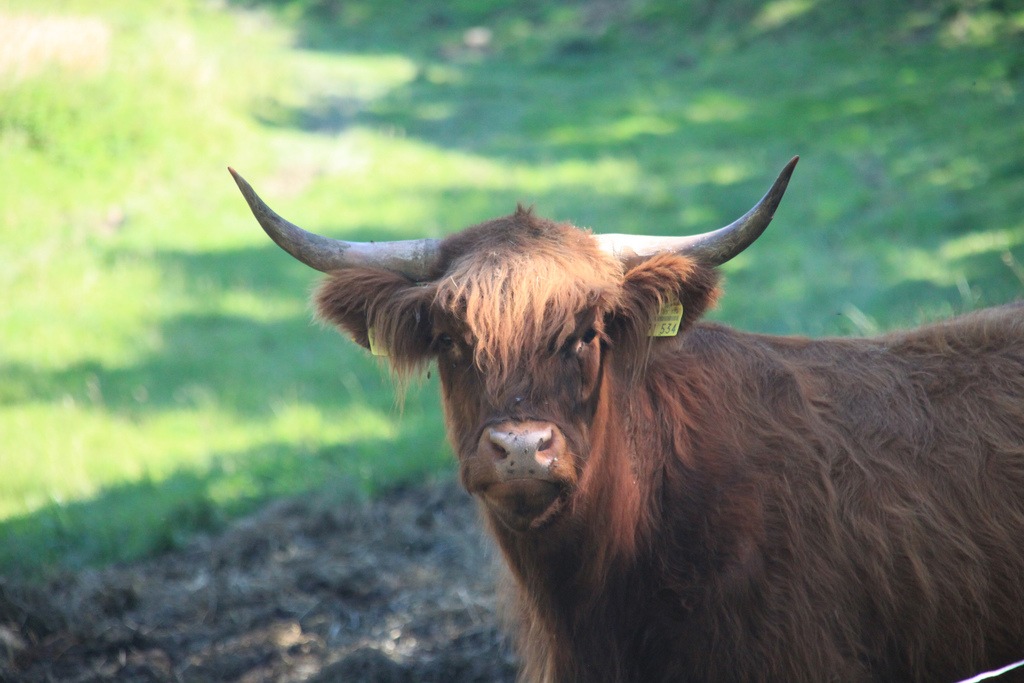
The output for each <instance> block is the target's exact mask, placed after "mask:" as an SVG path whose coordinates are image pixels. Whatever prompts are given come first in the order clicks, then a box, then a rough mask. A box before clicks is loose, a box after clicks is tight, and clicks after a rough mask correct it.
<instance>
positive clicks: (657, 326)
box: [647, 296, 683, 337]
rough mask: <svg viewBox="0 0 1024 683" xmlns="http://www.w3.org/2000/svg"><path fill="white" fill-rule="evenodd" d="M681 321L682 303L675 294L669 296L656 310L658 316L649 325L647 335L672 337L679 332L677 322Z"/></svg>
mask: <svg viewBox="0 0 1024 683" xmlns="http://www.w3.org/2000/svg"><path fill="white" fill-rule="evenodd" d="M682 321H683V305H682V304H681V303H679V299H678V298H677V297H675V296H672V297H670V298H669V299H667V300H666V301H665V303H664V304H662V306H661V310H660V311H658V317H657V318H655V319H654V324H653V325H651V331H650V332H648V333H647V336H648V337H674V336H676V335H677V334H679V324H680V323H681V322H682Z"/></svg>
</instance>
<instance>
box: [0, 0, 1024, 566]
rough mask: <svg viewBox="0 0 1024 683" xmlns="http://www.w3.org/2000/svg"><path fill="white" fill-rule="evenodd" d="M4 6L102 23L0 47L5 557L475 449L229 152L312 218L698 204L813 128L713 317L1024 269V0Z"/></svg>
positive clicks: (361, 489) (111, 540) (603, 216)
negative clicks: (312, 300) (392, 369)
mask: <svg viewBox="0 0 1024 683" xmlns="http://www.w3.org/2000/svg"><path fill="white" fill-rule="evenodd" d="M9 4H11V5H12V6H13V8H14V9H12V10H8V11H10V12H12V13H14V14H16V15H18V16H21V17H28V18H35V21H36V22H37V24H34V26H36V29H37V30H41V29H39V25H42V24H39V21H40V19H39V18H40V17H51V18H53V17H61V18H64V19H69V18H75V19H77V20H79V22H82V21H84V22H85V23H76V24H72V25H71V26H72V30H71V33H69V34H67V35H70V36H74V35H83V34H84V35H87V36H91V39H90V40H88V41H85V43H86V45H85V47H81V46H80V47H79V48H76V47H75V43H74V41H70V43H71V47H68V43H69V41H68V40H58V41H57V43H59V44H61V45H63V47H61V48H60V49H61V50H64V51H65V52H67V51H68V50H73V49H81V50H84V52H79V53H75V55H74V59H73V60H71V62H70V63H69V64H61V63H60V59H61V52H60V50H57V52H56V53H47V52H45V51H42V52H40V51H38V49H37V51H36V52H32V51H29V50H28V48H25V50H26V52H25V54H23V55H22V57H23V58H22V60H21V61H19V62H16V63H15V65H14V66H13V67H12V66H11V65H10V64H4V63H3V62H2V61H0V179H2V180H0V264H2V265H0V302H2V303H0V571H2V572H6V573H18V574H30V575H40V574H41V573H46V572H48V571H50V570H52V569H54V568H62V567H64V568H76V567H80V566H84V565H90V564H96V563H103V562H110V561H115V560H128V559H132V558H135V557H138V556H140V555H144V554H147V553H152V552H156V551H160V550H164V549H167V548H170V547H174V546H175V545H177V544H179V543H180V542H181V541H182V539H184V538H187V536H188V535H189V534H190V533H192V532H194V531H197V530H204V529H210V528H216V527H217V526H218V525H220V524H221V523H223V522H224V521H225V520H227V519H229V518H230V517H232V516H234V515H237V514H241V513H243V512H245V511H246V510H249V509H252V508H253V507H254V506H256V505H258V504H260V503H261V502H262V501H265V500H267V499H268V498H271V497H275V496H282V495H293V494H297V493H301V492H303V491H308V490H313V489H320V490H330V491H334V492H335V493H336V495H338V496H339V497H343V496H351V495H367V494H372V493H373V491H375V490H377V489H378V488H379V487H381V486H386V485H388V484H390V483H393V482H396V481H400V480H406V479H410V478H416V477H422V476H426V475H428V474H429V473H432V472H437V471H439V470H443V469H445V468H447V467H449V466H450V456H449V455H448V453H447V449H446V447H445V446H444V445H443V430H442V426H441V419H440V414H439V408H438V400H437V391H436V386H435V383H436V382H435V381H433V380H428V381H427V382H425V385H424V386H422V387H414V388H413V389H412V390H411V391H410V392H409V396H408V397H407V399H406V400H405V405H404V408H403V409H402V410H398V409H397V408H396V407H395V399H394V393H393V391H392V389H391V387H390V382H389V380H388V378H387V373H386V371H383V370H381V369H380V368H378V367H377V366H376V365H375V363H374V362H373V361H372V360H371V359H370V358H368V357H366V355H364V354H363V353H362V352H361V350H359V349H356V348H354V347H353V345H351V344H349V343H347V342H345V341H344V340H342V339H340V338H339V337H338V336H337V335H336V334H335V333H333V332H331V331H328V330H324V329H321V328H320V327H319V326H317V325H315V324H312V323H311V322H310V315H309V309H308V304H307V303H306V298H307V294H308V292H309V290H310V289H311V288H312V286H313V284H314V283H315V281H316V274H315V273H312V272H310V271H308V269H305V268H304V267H303V266H301V265H299V264H297V263H295V262H293V261H292V260H290V259H289V258H287V257H286V256H284V255H283V254H281V253H280V252H279V251H278V250H277V248H276V247H274V246H273V245H271V244H269V242H268V240H267V239H266V238H265V236H264V235H263V234H262V232H261V231H260V230H259V229H258V227H257V226H256V225H255V223H254V221H253V220H252V217H251V216H250V215H249V214H248V211H247V209H246V208H245V206H244V203H243V202H242V200H241V198H240V197H239V196H238V194H237V191H236V189H235V188H234V186H233V184H232V183H231V180H230V178H229V177H228V175H227V173H226V172H225V170H224V167H225V166H226V165H228V164H231V165H233V166H234V167H235V168H237V169H238V170H239V171H241V172H242V173H243V174H245V175H246V176H247V177H248V178H249V179H250V180H251V181H252V182H253V183H254V185H255V186H256V188H257V189H258V190H259V191H260V192H261V194H262V195H263V196H264V197H265V198H266V199H267V200H268V201H270V202H271V204H272V205H273V206H274V207H275V208H277V209H278V210H279V211H280V212H282V213H283V214H284V215H286V216H289V217H290V218H292V219H293V220H295V221H296V222H298V223H300V224H302V225H305V226H307V227H309V228H311V229H314V230H318V231H321V232H324V233H328V234H332V235H339V236H340V235H345V236H349V237H351V238H354V239H380V238H405V237H413V236H422V235H434V236H436V235H442V234H445V233H448V232H450V231H453V230H456V229H458V228H460V227H462V226H464V225H467V224H470V223H475V222H478V221H481V220H484V219H486V218H489V217H492V216H494V215H497V214H501V213H506V212H508V211H509V210H511V208H512V207H513V206H514V205H515V202H516V201H523V202H526V203H533V204H535V205H536V207H537V209H538V211H539V212H540V213H542V214H544V215H548V216H552V217H555V218H561V219H568V220H572V221H574V222H576V223H578V224H581V225H587V226H591V227H594V228H595V229H596V230H598V231H609V232H649V233H672V232H694V231H702V230H705V229H708V228H709V227H716V226H717V225H720V224H723V223H725V222H728V221H729V220H731V219H732V218H734V217H735V216H736V215H738V214H739V213H742V212H743V211H744V210H746V208H748V207H749V206H750V205H751V204H752V203H753V202H754V201H755V200H756V199H757V197H759V196H760V194H761V193H762V192H763V191H764V190H765V189H766V188H767V186H768V185H769V183H770V182H771V180H772V179H773V178H774V174H775V173H776V172H777V171H778V170H779V169H780V168H781V166H782V165H783V164H784V163H785V161H786V160H788V158H789V157H790V156H791V155H792V154H796V153H798V154H800V155H801V156H802V161H801V163H800V165H799V166H798V168H797V171H796V174H795V176H794V180H793V182H792V184H791V186H790V190H789V192H788V194H787V197H786V199H785V200H784V202H783V205H782V208H781V209H780V211H779V213H778V216H777V218H776V223H775V224H774V225H773V227H772V228H771V230H769V232H768V233H767V234H766V235H765V236H764V237H763V238H762V239H761V240H760V241H759V242H758V244H757V245H756V246H755V247H754V248H753V249H751V250H750V251H748V252H747V253H745V254H743V255H742V256H740V257H739V258H737V259H736V260H735V261H734V262H733V263H730V264H729V265H728V266H726V268H725V271H726V276H727V290H726V296H725V298H724V299H723V302H722V305H721V307H720V309H719V310H718V311H717V312H716V313H715V314H714V316H715V317H716V318H718V319H721V320H724V321H726V322H728V323H730V324H734V325H737V326H739V327H742V328H745V329H749V330H755V331H764V332H775V333H799V334H812V335H824V334H850V333H861V332H870V331H873V330H876V329H888V328H891V327H895V326H900V325H909V324H914V323H916V322H919V321H921V320H924V319H929V318H934V317H937V316H942V315H947V314H951V313H955V312H959V311H963V310H967V309H970V308H976V307H979V306H984V305H990V304H995V303H1000V302H1003V301H1008V300H1011V299H1014V298H1017V297H1019V296H1020V295H1021V293H1022V292H1024V279H1022V277H1021V275H1022V273H1024V268H1022V267H1021V265H1020V264H1021V263H1024V157H1022V156H1021V150H1022V149H1024V126H1021V124H1020V122H1021V121H1022V120H1024V94H1022V89H1024V9H1020V8H1017V7H1016V5H1014V4H1013V3H1008V2H997V1H995V0H993V1H992V2H984V1H982V0H958V1H953V0H950V1H948V2H923V1H918V2H913V3H886V2H881V1H880V0H879V1H877V2H868V3H858V4H857V6H856V8H853V6H851V9H844V8H843V7H840V6H838V5H837V4H836V3H824V2H816V1H814V0H775V1H774V2H769V3H754V2H746V1H741V2H735V3H730V4H729V6H728V7H725V8H723V7H720V6H719V5H720V3H712V2H696V1H691V2H683V3H677V2H669V1H668V0H631V1H627V0H622V1H621V2H611V3H604V2H602V3H598V2H578V3H561V4H554V3H542V2H539V1H534V2H526V3H515V4H512V3H499V2H496V1H491V2H469V1H468V0H462V1H459V2H449V3H436V4H424V3H399V2H396V1H393V0H385V1H383V2H358V1H346V2H341V1H340V0H293V1H291V2H288V1H286V0H281V1H277V2H259V1H258V0H250V1H249V2H244V3H241V2H239V3H228V4H223V3H219V4H218V3H212V2H194V1H188V0H159V1H157V2H148V3H136V2H131V1H130V0H89V1H87V0H77V1H75V0H65V1H60V2H58V1H57V0H33V1H32V2H29V1H28V0H16V1H14V2H12V3H9ZM475 26H483V27H486V28H488V29H489V30H490V31H491V36H492V37H491V41H490V43H489V44H488V45H486V46H485V47H484V48H483V49H475V48H472V47H468V46H467V45H466V44H465V42H464V40H463V37H464V34H465V32H466V31H467V30H468V29H470V28H472V27H475ZM44 27H46V26H45V25H44ZM47 30H48V31H50V32H51V33H54V32H56V35H58V37H59V36H60V35H63V34H60V33H59V30H60V26H57V28H54V25H53V24H50V25H48V28H47ZM6 42H7V41H5V44H6ZM80 42H81V41H80ZM54 54H55V55H56V56H54Z"/></svg>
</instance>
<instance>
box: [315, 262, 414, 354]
mask: <svg viewBox="0 0 1024 683" xmlns="http://www.w3.org/2000/svg"><path fill="white" fill-rule="evenodd" d="M432 300H433V289H432V287H429V286H425V285H422V284H419V283H416V282H413V281H412V280H410V279H409V278H407V277H405V276H404V275H400V274H398V273H393V272H391V271H387V270H382V269H379V268H358V267H357V268H346V269H345V270H339V271H334V272H332V273H330V274H328V276H327V278H326V279H325V280H324V281H323V283H321V285H320V287H319V289H318V290H317V292H316V295H315V297H314V301H315V302H316V309H317V313H318V315H319V317H320V318H322V319H323V320H325V321H327V322H329V323H331V324H333V325H335V326H337V327H339V328H340V329H341V330H342V331H344V332H345V333H346V334H348V336H349V337H351V338H352V340H353V341H355V342H356V343H357V344H360V345H361V346H363V347H364V348H367V349H369V348H370V335H371V334H372V335H373V337H374V351H375V352H376V353H378V354H381V355H387V357H388V361H389V362H390V363H391V365H392V367H394V368H395V369H396V370H398V371H400V372H401V371H409V370H413V369H416V368H418V367H421V366H422V365H424V364H425V363H426V362H427V361H429V360H430V355H429V350H430V341H431V324H430V319H429V305H430V302H431V301H432ZM371 330H372V332H371Z"/></svg>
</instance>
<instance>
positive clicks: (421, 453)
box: [0, 416, 452, 579]
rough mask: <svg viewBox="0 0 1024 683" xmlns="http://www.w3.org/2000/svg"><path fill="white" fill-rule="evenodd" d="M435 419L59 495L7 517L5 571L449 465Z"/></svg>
mask: <svg viewBox="0 0 1024 683" xmlns="http://www.w3.org/2000/svg"><path fill="white" fill-rule="evenodd" d="M443 441H444V433H443V429H442V427H441V424H440V422H439V421H438V420H435V419H433V418H432V417H424V416H419V417H417V418H415V419H407V420H406V421H405V426H404V428H403V429H402V430H401V433H400V434H399V435H398V436H397V437H396V438H394V439H376V438H375V439H364V440H354V441H352V442H349V443H345V444H338V445H332V446H327V447H323V448H318V449H312V450H310V449H302V448H298V449H297V448H296V446H295V444H294V443H290V442H282V443H267V444H263V445H260V446H258V447H255V448H252V449H249V450H245V451H242V452H226V453H218V454H216V455H215V456H214V458H213V459H212V461H211V462H212V464H211V465H210V467H209V468H208V469H206V470H204V471H197V470H179V471H178V472H176V473H174V474H172V475H170V476H168V477H166V478H162V479H161V480H160V481H152V480H150V479H143V480H141V481H138V482H133V483H129V484H121V485H117V486H112V487H109V488H107V489H104V490H103V491H101V492H99V493H98V494H97V495H95V496H93V497H92V498H90V499H88V500H83V501H76V502H71V503H61V504H58V503H56V502H54V503H51V504H49V505H46V506H44V507H42V508H41V509H39V510H37V511H35V512H32V513H30V514H27V515H22V516H19V517H13V518H9V519H6V520H3V521H0V539H2V542H0V566H2V567H4V574H5V575H7V576H8V577H25V578H29V577H31V578H36V579H41V578H44V577H43V576H42V575H40V572H41V571H51V570H54V569H59V570H75V569H80V568H83V567H86V566H91V565H95V564H98V563H106V562H117V561H128V560H134V559H136V558H138V557H141V556H146V555H153V554H158V553H161V552H166V551H168V550H172V549H175V548H178V547H180V546H181V545H182V544H183V543H185V542H187V540H188V539H189V538H190V537H191V536H192V535H194V534H195V533H197V532H211V531H216V530H218V529H220V528H222V527H223V525H224V524H225V523H226V522H227V521H228V520H229V519H231V518H233V517H235V516H238V515H241V514H245V513H247V512H250V511H252V510H253V509H255V508H256V507H257V506H259V505H260V504H262V503H264V502H266V501H267V500H269V499H271V498H280V497H288V496H295V495H300V494H303V493H304V492H309V491H316V492H320V493H322V494H324V495H325V496H326V497H327V499H328V500H337V501H338V502H339V503H341V502H343V501H350V500H353V499H358V498H361V497H366V496H369V495H374V494H376V493H377V492H379V491H380V490H382V489H386V488H389V487H392V486H397V485H400V484H403V483H406V482H409V481H416V480H419V479H422V478H423V477H425V476H427V475H430V474H436V473H438V472H441V471H446V470H450V469H451V467H452V460H451V458H450V456H449V455H448V454H447V452H446V449H445V448H443V446H442V443H443Z"/></svg>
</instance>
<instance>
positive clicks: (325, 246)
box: [228, 167, 440, 281]
mask: <svg viewBox="0 0 1024 683" xmlns="http://www.w3.org/2000/svg"><path fill="white" fill-rule="evenodd" d="M228 171H230V172H231V176H232V177H233V178H234V179H235V183H236V184H237V185H238V189H239V190H241V191H242V196H243V197H245V201H247V202H249V208H250V209H252V215H253V216H255V217H256V220H257V221H259V224H260V226H262V227H263V231H264V232H266V233H267V234H268V235H269V236H270V239H272V240H274V242H276V243H277V246H279V247H281V248H282V249H284V250H285V251H287V252H288V253H289V254H291V255H292V256H294V257H295V258H296V259H298V260H299V261H302V262H303V263H305V264H306V265H307V266H309V267H310V268H315V269H316V270H319V271H320V272H322V273H327V272H330V271H332V270H341V269H343V268H350V267H352V266H373V267H377V268H384V269H386V270H391V271H394V272H396V273H401V274H403V275H405V276H406V277H408V278H410V279H412V280H415V281H423V280H426V279H427V278H429V277H430V274H431V271H432V270H433V269H434V267H435V266H436V265H437V261H438V255H439V254H438V248H437V247H438V244H439V243H440V240H436V239H421V240H398V241H394V242H345V241H343V240H335V239H331V238H329V237H322V236H321V235H317V234H315V233H312V232H307V231H305V230H303V229H302V228H300V227H299V226H297V225H295V224H293V223H289V222H288V221H286V220H285V219H283V218H281V217H280V216H278V215H277V214H276V213H274V210H273V209H271V208H270V207H269V206H267V205H266V203H264V201H263V200H262V199H260V198H259V195H257V194H256V192H255V191H254V190H253V189H252V186H251V185H249V183H247V182H246V181H245V178H243V177H242V176H240V175H238V173H236V172H235V169H233V168H230V167H229V168H228Z"/></svg>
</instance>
